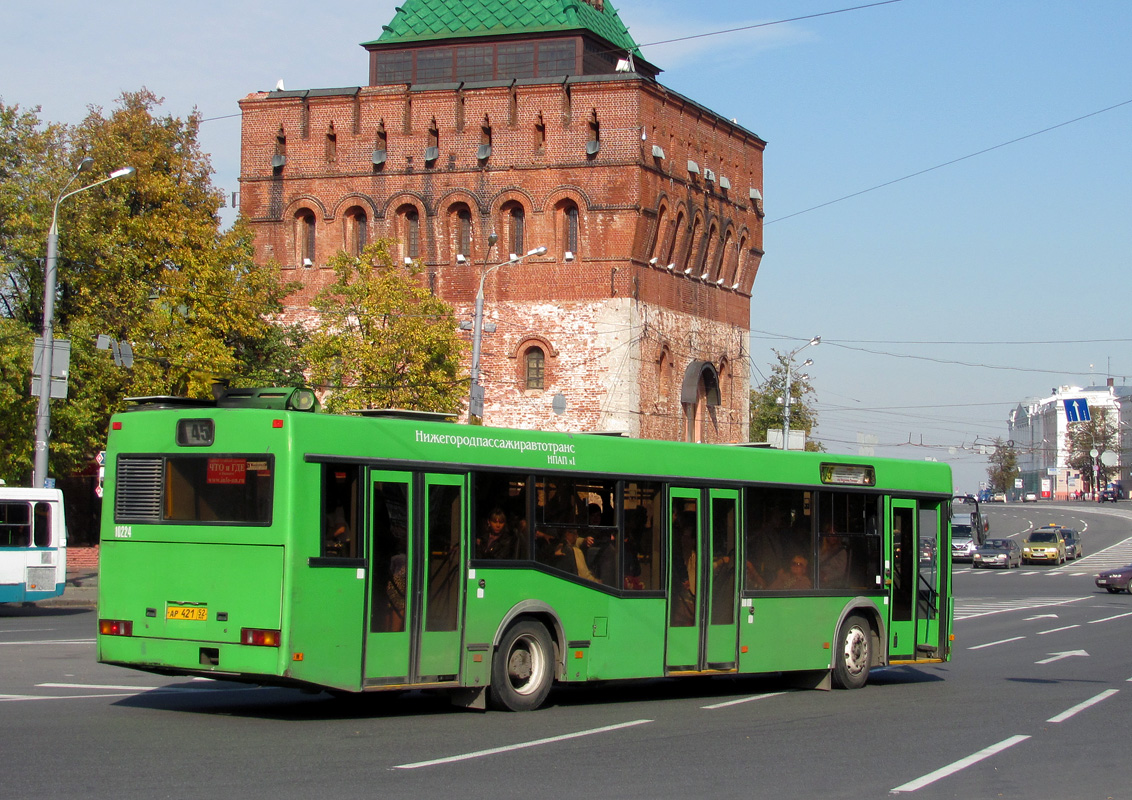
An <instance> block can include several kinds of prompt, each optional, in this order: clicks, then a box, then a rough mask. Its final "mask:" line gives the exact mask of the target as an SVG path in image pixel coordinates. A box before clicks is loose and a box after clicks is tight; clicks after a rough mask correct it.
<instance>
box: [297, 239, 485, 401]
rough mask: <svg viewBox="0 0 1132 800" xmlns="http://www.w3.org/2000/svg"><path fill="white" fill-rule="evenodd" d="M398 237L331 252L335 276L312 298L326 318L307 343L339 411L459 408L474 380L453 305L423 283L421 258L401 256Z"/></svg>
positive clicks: (316, 378)
mask: <svg viewBox="0 0 1132 800" xmlns="http://www.w3.org/2000/svg"><path fill="white" fill-rule="evenodd" d="M391 244H392V243H391V242H390V241H388V240H378V241H376V242H374V243H373V244H371V245H369V246H367V247H366V248H365V250H364V251H363V252H362V254H361V255H360V256H351V255H349V254H347V253H345V252H339V253H338V254H337V255H335V256H334V258H332V259H331V261H330V266H331V267H333V268H334V271H335V281H334V283H333V284H331V285H330V286H328V287H327V288H326V289H325V290H324V291H323V292H322V293H321V294H320V295H319V296H318V297H317V298H316V299H315V301H314V303H313V304H312V305H313V307H314V308H315V310H316V311H318V312H319V324H318V326H317V328H316V329H315V330H313V331H312V332H311V335H310V340H309V342H308V344H307V346H306V347H305V348H304V353H305V355H306V357H307V359H308V361H309V363H310V374H311V378H312V382H313V383H314V384H316V385H318V386H322V387H325V388H329V389H330V390H331V391H330V395H329V397H328V399H327V400H326V402H325V403H324V405H325V407H326V408H327V410H328V411H332V412H333V411H342V410H348V409H355V408H405V409H414V410H419V411H441V412H456V411H458V410H459V408H460V401H461V400H462V399H463V397H464V396H465V395H466V393H467V387H468V382H467V378H466V377H464V376H463V375H461V368H460V363H461V355H462V354H463V352H464V350H465V349H466V344H465V343H464V342H463V341H462V340H461V339H460V337H459V336H457V334H456V318H455V315H454V313H453V310H452V307H451V306H449V305H448V304H447V303H445V302H443V301H442V300H440V299H438V298H436V297H434V296H433V295H432V294H430V293H429V292H428V290H426V289H425V288H423V287H422V286H421V285H420V282H419V279H418V276H419V274H420V268H419V267H418V266H417V265H415V264H414V265H410V266H403V265H402V264H400V263H397V260H396V259H394V257H393V255H392V253H391V252H390V247H391Z"/></svg>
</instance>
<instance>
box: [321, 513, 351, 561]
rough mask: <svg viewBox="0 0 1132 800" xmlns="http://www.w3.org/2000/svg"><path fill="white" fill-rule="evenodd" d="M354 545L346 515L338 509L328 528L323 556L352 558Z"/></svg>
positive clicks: (332, 516)
mask: <svg viewBox="0 0 1132 800" xmlns="http://www.w3.org/2000/svg"><path fill="white" fill-rule="evenodd" d="M353 544H354V543H353V537H352V536H351V535H350V526H349V525H347V524H346V515H345V514H344V513H343V512H342V510H341V509H338V510H337V511H335V512H334V513H333V514H332V515H331V517H330V522H329V523H328V524H327V526H326V545H325V547H324V548H323V555H326V556H348V557H352V556H353V555H354V551H353Z"/></svg>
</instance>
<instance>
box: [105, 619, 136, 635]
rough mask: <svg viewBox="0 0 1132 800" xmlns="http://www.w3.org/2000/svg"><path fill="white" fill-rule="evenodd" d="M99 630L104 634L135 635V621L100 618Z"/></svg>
mask: <svg viewBox="0 0 1132 800" xmlns="http://www.w3.org/2000/svg"><path fill="white" fill-rule="evenodd" d="M98 632H99V633H101V634H102V635H103V636H133V635H134V623H132V622H130V620H128V619H100V620H99V621H98Z"/></svg>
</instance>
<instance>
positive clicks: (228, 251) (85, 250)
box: [0, 89, 304, 483]
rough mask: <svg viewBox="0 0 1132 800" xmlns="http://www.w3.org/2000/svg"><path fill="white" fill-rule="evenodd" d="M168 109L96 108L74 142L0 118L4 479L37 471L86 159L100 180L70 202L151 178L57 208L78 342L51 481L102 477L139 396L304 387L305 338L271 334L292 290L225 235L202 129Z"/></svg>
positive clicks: (30, 120)
mask: <svg viewBox="0 0 1132 800" xmlns="http://www.w3.org/2000/svg"><path fill="white" fill-rule="evenodd" d="M160 104H161V101H160V100H159V99H158V98H157V97H156V96H154V95H153V94H152V93H151V92H149V91H147V90H145V89H143V90H141V91H138V92H132V93H126V94H123V95H122V97H121V98H120V100H119V102H118V104H117V106H116V108H115V109H114V110H113V111H112V112H110V113H109V114H104V113H103V111H102V109H99V108H92V109H91V110H90V112H89V114H88V115H87V117H86V119H85V120H83V122H82V123H80V124H79V125H77V126H74V127H66V126H57V125H47V126H44V125H42V124H41V123H40V122H39V119H38V112H37V111H35V112H24V111H20V110H19V109H18V108H17V107H6V106H4V105H3V104H2V103H0V270H2V272H0V277H2V278H3V283H2V284H0V287H2V288H0V318H2V319H0V321H2V322H3V323H4V327H0V382H2V383H0V398H10V399H11V402H10V403H4V406H3V408H0V425H3V429H4V432H5V435H4V444H3V446H2V447H0V478H3V479H4V480H6V481H8V482H9V483H18V482H21V481H22V480H25V479H26V477H27V475H28V473H29V471H30V463H31V450H32V442H33V439H34V430H35V420H34V417H35V399H34V398H31V397H30V396H29V371H30V360H31V357H30V346H31V344H30V343H31V340H32V339H33V338H34V337H35V336H36V335H37V334H38V332H39V330H40V328H41V326H42V307H43V258H44V251H45V243H46V239H47V230H48V227H49V225H50V222H51V215H52V207H53V205H54V203H55V200H56V198H58V197H59V196H60V195H61V194H62V192H63V190H64V187H65V186H66V185H67V182H68V181H69V180H70V179H71V177H72V176H74V174H75V169H76V166H77V165H78V163H79V162H80V161H81V160H82V158H83V157H85V156H89V157H91V158H93V159H94V166H93V168H92V169H91V171H89V172H86V173H83V174H81V175H79V176H78V177H77V178H76V180H75V181H74V182H73V183H72V184H71V185H70V187H69V189H68V191H70V190H74V189H79V188H81V187H83V186H89V185H90V184H92V183H94V182H96V181H98V180H100V179H101V178H103V177H105V176H106V175H107V174H108V173H109V172H111V171H112V170H115V169H118V168H120V167H124V166H132V167H135V168H136V170H137V172H136V173H135V174H134V175H133V176H131V177H125V178H119V179H116V180H113V181H110V182H108V183H105V184H103V185H101V186H97V187H94V188H92V189H89V190H86V191H83V192H81V193H79V194H76V195H74V196H73V197H70V198H68V199H67V200H65V201H64V202H63V203H62V204H60V206H59V213H58V225H59V256H58V279H57V280H58V295H57V299H56V305H55V333H56V336H58V337H61V338H68V339H70V340H71V369H70V376H69V391H68V396H67V399H66V400H53V401H52V408H51V413H52V418H51V423H52V424H51V428H52V438H51V469H50V472H51V474H52V475H57V476H58V475H68V474H72V473H73V472H75V471H77V470H80V469H82V468H83V467H85V466H86V465H87V464H89V462H90V460H91V458H92V457H93V456H94V454H95V453H97V452H98V451H99V450H101V449H103V448H104V446H105V436H106V426H107V424H108V421H109V415H110V414H111V413H113V412H115V411H117V410H119V409H121V408H122V407H124V405H125V403H124V398H125V397H128V396H137V395H153V394H176V395H186V396H197V397H209V396H211V384H212V382H213V380H214V379H215V378H218V377H224V378H228V379H230V381H231V383H232V385H234V386H247V385H264V384H284V385H293V384H297V383H302V380H303V379H302V372H303V368H304V364H303V362H302V360H301V357H300V351H299V349H298V345H299V344H301V342H302V339H303V337H302V336H301V334H300V333H299V332H297V331H295V330H294V329H287V328H283V327H280V326H278V325H276V324H274V322H273V318H274V316H275V315H277V314H278V313H279V312H280V311H281V310H282V306H281V301H282V299H283V297H285V296H286V294H287V292H288V291H289V290H290V289H291V287H289V286H284V285H281V284H280V283H279V281H278V277H277V271H276V270H275V269H273V268H272V267H271V266H269V265H268V266H258V265H256V264H255V263H254V262H253V260H252V256H253V249H252V238H251V233H250V231H249V230H248V229H247V227H246V226H244V225H242V224H240V223H237V225H236V226H234V227H233V228H232V229H231V230H227V231H221V230H220V221H219V217H218V216H217V214H218V210H219V208H220V203H221V193H220V191H219V190H217V189H216V188H215V187H214V186H213V185H212V169H211V166H210V165H209V161H208V157H207V155H206V154H205V153H204V152H203V151H202V150H201V148H200V145H199V143H198V141H197V129H198V125H199V117H198V116H197V115H196V114H194V115H192V116H190V117H189V118H188V119H179V118H176V117H172V116H163V115H161V114H159V113H158V112H159V106H160ZM98 334H107V335H109V336H110V337H112V338H114V339H116V340H119V341H126V342H129V343H130V344H131V346H132V347H133V350H134V353H135V361H134V366H133V368H131V369H126V368H123V367H117V366H115V365H114V364H113V363H112V361H111V357H110V354H109V353H108V352H106V351H104V350H97V349H95V347H94V343H95V339H96V337H97V336H98ZM21 365H22V366H21Z"/></svg>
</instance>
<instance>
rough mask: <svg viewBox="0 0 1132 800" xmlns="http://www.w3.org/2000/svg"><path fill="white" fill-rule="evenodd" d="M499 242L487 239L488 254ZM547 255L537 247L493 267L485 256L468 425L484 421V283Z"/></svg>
mask: <svg viewBox="0 0 1132 800" xmlns="http://www.w3.org/2000/svg"><path fill="white" fill-rule="evenodd" d="M496 241H497V237H496V235H495V234H494V233H493V234H491V235H490V236H488V237H487V249H488V253H490V252H491V248H492V246H493V245H494V244H495V242H496ZM545 253H546V248H545V247H536V248H535V249H533V250H529V251H527V252H526V253H524V254H523V255H521V256H513V257H511V258H509V259H508V260H506V261H501V262H500V263H498V264H495V265H493V266H490V267H489V266H487V253H485V254H484V257H483V263H484V266H483V268H482V269H481V270H480V287H479V291H478V292H476V309H475V312H474V314H473V316H472V369H471V379H472V380H471V388H470V390H469V393H468V423H469V424H471V422H472V419H473V418H475V419H483V397H484V392H483V384H482V383H481V382H480V342H481V341H482V339H483V283H484V281H485V280H486V279H487V276H488V275H490V274H491V273H492V272H495V270H497V269H499V268H500V267H506V266H507V265H508V264H518V263H519V262H520V261H522V260H523V259H524V258H526V257H527V256H541V255H544V254H545Z"/></svg>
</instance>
